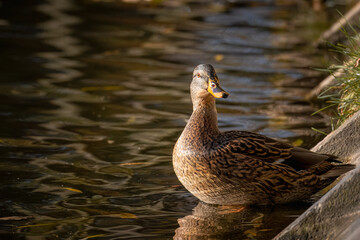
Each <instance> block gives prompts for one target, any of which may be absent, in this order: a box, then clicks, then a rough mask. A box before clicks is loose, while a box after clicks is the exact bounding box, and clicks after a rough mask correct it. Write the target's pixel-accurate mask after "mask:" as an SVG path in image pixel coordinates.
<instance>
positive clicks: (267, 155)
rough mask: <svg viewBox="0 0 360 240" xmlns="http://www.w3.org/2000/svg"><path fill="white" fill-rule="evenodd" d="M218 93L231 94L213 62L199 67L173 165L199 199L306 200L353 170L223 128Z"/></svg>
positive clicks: (227, 202) (246, 201)
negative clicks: (191, 108)
mask: <svg viewBox="0 0 360 240" xmlns="http://www.w3.org/2000/svg"><path fill="white" fill-rule="evenodd" d="M205 85H206V86H205ZM214 96H215V97H227V96H228V93H226V92H225V91H224V90H223V89H221V88H220V86H219V81H218V79H217V76H216V73H215V70H214V69H213V68H212V66H211V65H206V64H202V65H199V66H198V67H197V68H195V70H194V78H193V81H192V84H191V97H192V102H193V113H192V115H191V117H190V119H189V121H188V123H187V125H186V127H185V129H184V131H183V132H182V134H181V136H180V138H179V139H178V141H177V142H176V145H175V147H174V151H173V165H174V170H175V173H176V175H177V177H178V178H179V180H180V182H181V183H182V184H183V185H184V186H185V188H186V189H187V190H189V191H190V192H191V193H192V194H193V195H195V196H196V197H197V198H199V199H200V200H202V201H204V202H206V203H211V204H221V205H244V204H275V203H286V202H291V201H295V200H302V199H306V198H308V197H309V196H311V195H312V194H314V193H316V192H317V191H319V190H320V189H322V188H324V187H325V186H327V185H329V184H330V183H331V182H333V181H334V180H335V179H336V177H338V176H339V175H341V174H343V173H345V172H347V171H349V170H350V169H352V168H353V165H348V164H343V165H334V164H333V162H338V161H337V160H335V159H334V158H333V157H331V156H328V155H323V154H318V153H314V152H311V151H309V150H306V149H303V148H298V147H293V146H291V145H288V144H285V143H282V142H278V141H276V140H274V139H271V138H268V137H265V136H262V135H259V134H256V133H251V132H246V131H228V132H220V131H219V129H218V124H217V112H216V106H215V98H214Z"/></svg>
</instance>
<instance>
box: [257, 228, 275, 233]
mask: <svg viewBox="0 0 360 240" xmlns="http://www.w3.org/2000/svg"><path fill="white" fill-rule="evenodd" d="M269 231H272V229H269V228H264V229H260V230H259V232H269Z"/></svg>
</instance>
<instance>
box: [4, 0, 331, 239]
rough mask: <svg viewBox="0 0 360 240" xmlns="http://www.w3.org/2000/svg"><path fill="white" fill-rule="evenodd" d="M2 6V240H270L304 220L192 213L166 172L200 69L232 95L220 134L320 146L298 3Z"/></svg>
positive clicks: (86, 0) (288, 210)
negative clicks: (212, 73)
mask: <svg viewBox="0 0 360 240" xmlns="http://www.w3.org/2000/svg"><path fill="white" fill-rule="evenodd" d="M0 3H1V5H0V11H1V15H0V29H1V32H0V44H1V46H2V54H1V57H0V70H1V73H2V77H1V82H0V86H1V88H0V101H1V104H0V119H1V122H2V124H1V125H0V130H1V131H0V132H1V135H0V183H1V184H0V235H1V238H2V239H7V238H9V239H90V238H96V239H130V238H143V239H150V238H153V239H169V238H172V237H173V236H174V235H175V238H178V239H180V238H181V237H184V238H186V237H188V236H194V237H195V236H198V238H200V239H201V238H207V237H212V238H219V239H221V238H223V239H228V238H232V237H235V236H241V237H242V238H244V239H246V238H250V239H255V238H256V239H270V238H271V237H272V236H274V235H275V234H276V233H278V232H279V231H281V229H282V228H284V227H285V226H286V225H288V224H289V222H291V221H292V220H293V219H294V216H297V215H299V214H301V212H302V211H304V210H305V209H306V208H307V207H308V206H307V205H306V204H294V205H288V206H279V207H262V208H245V209H239V208H230V209H227V208H221V207H215V206H209V205H206V204H202V203H198V200H197V199H195V198H194V197H192V196H191V194H189V193H188V192H186V191H185V190H184V189H183V188H182V187H181V186H180V185H179V182H178V180H177V179H176V176H175V174H174V172H173V170H172V164H171V153H172V147H173V145H174V143H175V141H176V139H177V137H178V136H179V134H180V133H181V131H182V129H183V127H184V125H185V123H186V119H187V118H188V117H189V115H190V114H191V109H192V107H191V102H190V98H189V83H190V79H191V71H192V70H193V68H194V67H195V66H196V65H197V64H199V63H211V64H213V65H214V66H215V67H216V69H217V72H218V75H219V78H220V80H221V81H222V85H223V87H224V88H225V89H226V90H228V91H229V92H230V93H231V98H229V99H227V100H225V101H219V102H218V105H217V106H218V110H219V114H220V116H219V125H220V128H221V129H223V130H229V129H246V130H250V131H256V132H259V133H262V134H266V135H268V136H271V137H277V138H282V139H284V140H285V141H287V142H290V143H294V144H297V145H301V146H304V147H311V146H312V145H313V144H314V143H315V142H317V141H318V140H319V139H321V137H322V136H319V135H318V134H316V133H315V132H313V131H311V130H310V127H316V128H319V129H321V128H325V127H326V125H325V121H324V120H323V119H322V118H321V117H319V116H314V117H310V114H311V113H312V112H313V111H314V109H313V108H312V107H311V106H309V105H308V103H307V102H306V101H304V96H305V94H306V93H307V92H308V91H309V89H310V88H311V86H312V85H313V83H314V82H316V81H317V80H318V77H319V73H318V72H315V71H312V70H310V69H309V66H312V67H316V66H319V65H320V62H321V61H323V60H321V59H322V58H321V57H319V53H315V52H313V51H312V50H311V49H309V48H308V47H307V44H306V43H307V42H308V41H310V40H311V39H312V38H313V37H314V36H316V33H317V32H318V31H319V30H318V29H315V30H314V32H313V31H309V30H308V29H309V25H310V27H311V28H312V29H314V28H315V27H317V28H321V27H322V24H324V23H326V21H325V20H324V18H325V19H326V14H325V13H322V14H319V13H316V12H314V11H313V10H311V8H310V7H309V6H308V5H307V1H261V0H259V1H229V2H226V1H210V2H209V1H206V2H205V1H150V2H143V1H140V2H137V1H129V0H128V1H115V0H114V1H111V0H110V1H102V0H92V1H91V0H39V1H25V0H23V1H19V2H16V3H15V2H14V1H1V2H0ZM20 3H21V4H20ZM323 15H324V16H323ZM314 23H317V24H318V25H317V26H314ZM311 24H313V25H311ZM310 59H313V60H310ZM193 209H194V210H193ZM240 210H241V211H240Z"/></svg>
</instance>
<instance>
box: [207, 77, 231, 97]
mask: <svg viewBox="0 0 360 240" xmlns="http://www.w3.org/2000/svg"><path fill="white" fill-rule="evenodd" d="M208 92H209V93H211V94H212V95H213V96H214V97H216V98H227V97H228V96H229V95H230V94H229V93H228V92H226V91H225V90H224V89H222V88H221V87H220V86H219V84H217V83H215V84H211V82H210V81H209V87H208Z"/></svg>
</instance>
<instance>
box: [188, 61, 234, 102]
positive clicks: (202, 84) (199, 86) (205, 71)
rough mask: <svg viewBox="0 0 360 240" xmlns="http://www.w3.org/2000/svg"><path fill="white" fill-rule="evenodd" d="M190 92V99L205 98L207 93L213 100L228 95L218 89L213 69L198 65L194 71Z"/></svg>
mask: <svg viewBox="0 0 360 240" xmlns="http://www.w3.org/2000/svg"><path fill="white" fill-rule="evenodd" d="M190 90H191V96H192V98H194V97H195V98H197V97H199V96H206V95H209V93H210V94H211V95H212V96H214V97H215V98H227V97H228V96H229V93H227V92H226V91H225V90H224V89H222V88H221V87H220V82H219V79H218V77H217V75H216V72H215V69H214V67H213V66H211V65H210V64H200V65H198V66H197V67H196V68H195V69H194V72H193V79H192V82H191V86H190Z"/></svg>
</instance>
